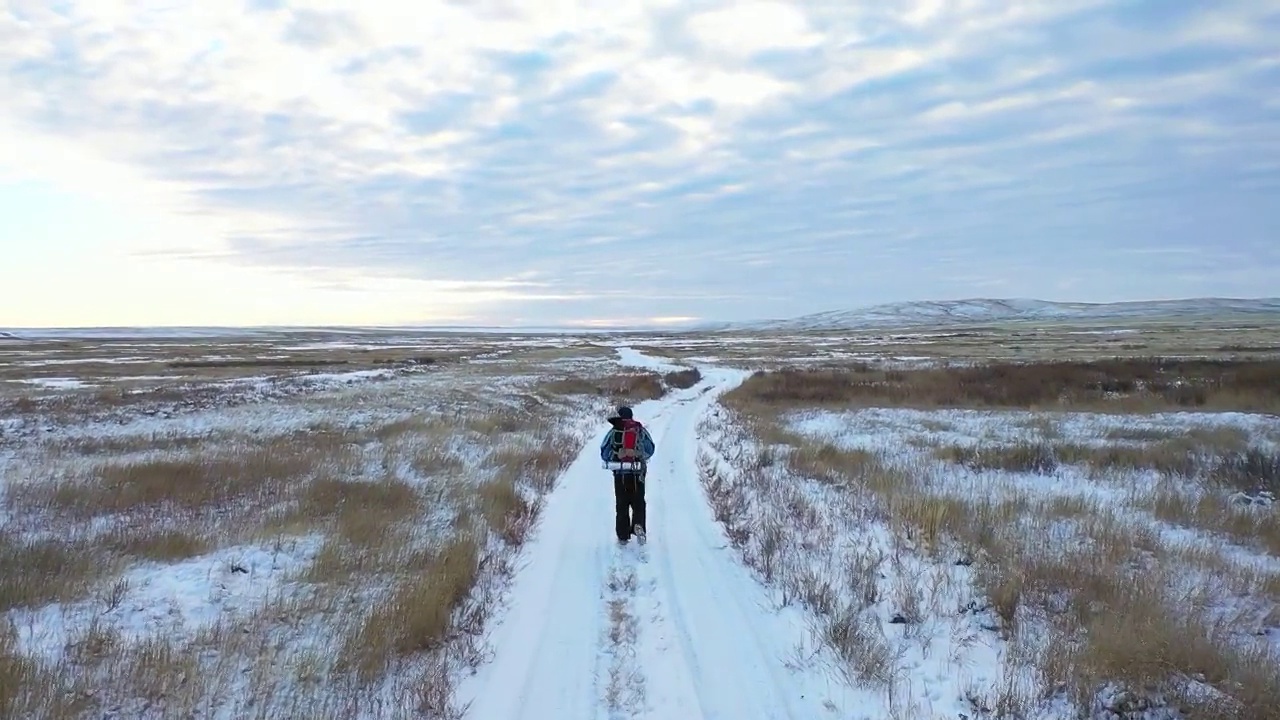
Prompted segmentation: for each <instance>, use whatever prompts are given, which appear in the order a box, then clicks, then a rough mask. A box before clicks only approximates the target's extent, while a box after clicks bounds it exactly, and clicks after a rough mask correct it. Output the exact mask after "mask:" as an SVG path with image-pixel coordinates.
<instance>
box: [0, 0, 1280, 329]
mask: <svg viewBox="0 0 1280 720" xmlns="http://www.w3.org/2000/svg"><path fill="white" fill-rule="evenodd" d="M1278 180H1280V0H880V1H879V2H852V1H848V2H825V1H824V2H790V3H786V2H745V1H744V2H676V1H675V0H662V1H659V2H646V3H636V2H625V1H622V0H609V1H607V2H606V1H602V0H595V1H594V2H573V1H572V0H556V1H554V2H553V1H552V0H525V1H523V2H518V1H517V0H475V1H474V2H463V1H462V0H415V1H414V2H407V1H405V0H363V1H362V2H359V3H355V2H351V3H337V2H332V1H331V0H330V1H327V2H326V1H322V0H219V1H215V0H194V1H183V0H127V1H126V0H56V1H54V0H3V4H0V326H6V325H7V326H39V325H104V324H105V325H128V324H135V325H136V324H278V323H285V324H292V323H500V324H507V323H525V324H528V323H587V322H629V323H630V322H659V323H660V322H671V321H673V320H678V319H685V318H698V319H708V320H713V319H714V320H731V319H745V318H761V317H787V316H794V315H797V314H802V313H806V312H814V311H821V310H829V309H836V308H847V307H854V306H860V305H867V304H873V303H879V302H894V301H902V300H913V299H954V298H968V297H1035V298H1041V299H1050V300H1053V299H1061V300H1084V301H1111V300H1128V299H1147V298H1172V297H1192V296H1201V295H1224V296H1235V297H1249V296H1262V295H1280V200H1278V199H1277V198H1280V182H1278Z"/></svg>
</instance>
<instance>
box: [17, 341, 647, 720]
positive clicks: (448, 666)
mask: <svg viewBox="0 0 1280 720" xmlns="http://www.w3.org/2000/svg"><path fill="white" fill-rule="evenodd" d="M174 353H175V354H177V350H176V348H175V350H174ZM419 354H421V353H419ZM239 356H240V357H242V358H243V357H249V359H250V360H253V358H252V356H251V354H249V353H239ZM557 357H559V356H557ZM376 359H377V358H376V357H373V356H367V357H363V358H349V359H344V358H342V357H331V358H330V362H329V363H328V364H333V365H340V364H349V363H351V364H353V363H356V362H363V361H364V360H368V361H370V362H373V361H374V360H376ZM259 360H261V362H257V361H254V362H250V363H248V364H245V363H244V362H242V361H241V360H236V359H232V360H228V361H225V362H223V361H209V362H204V361H198V362H197V363H195V364H199V365H202V366H203V365H207V367H200V368H199V370H200V372H201V373H202V375H204V376H206V377H221V376H224V375H226V374H230V373H234V372H235V371H236V368H235V367H232V366H234V365H242V366H243V367H246V368H247V367H250V366H252V365H256V366H257V367H258V369H262V368H263V367H264V366H267V365H276V364H279V365H291V366H296V365H299V364H307V363H311V362H312V361H311V360H309V359H306V358H301V359H298V358H295V359H294V360H293V361H286V362H282V363H278V362H276V360H275V359H273V358H259ZM405 361H406V362H407V361H408V358H407V356H406V358H405ZM165 362H179V363H181V362H183V359H182V358H169V359H167V360H166V361H165ZM187 364H188V365H191V364H192V363H187ZM504 367H505V366H504ZM437 369H438V370H439V371H440V372H442V373H452V375H447V376H443V379H440V380H436V379H433V376H432V375H431V374H429V373H428V374H424V375H423V378H422V379H421V380H420V381H419V380H415V382H422V383H424V385H422V386H407V387H408V390H407V391H406V386H403V385H402V386H399V387H397V386H396V383H368V384H362V385H360V386H359V387H353V388H351V389H337V390H332V391H325V390H323V389H320V390H317V391H315V392H313V393H311V394H307V393H301V394H298V393H284V394H279V395H275V396H271V400H270V402H271V403H272V404H273V407H272V409H271V411H272V414H273V417H272V418H271V419H270V421H269V422H266V423H263V425H262V427H243V428H242V427H239V426H230V424H229V423H222V425H223V426H224V427H223V428H222V429H216V428H217V427H218V426H219V422H218V421H217V420H216V419H215V420H214V421H213V423H212V426H213V427H214V428H215V429H210V430H204V429H200V430H197V429H196V428H203V427H207V426H206V425H205V424H204V423H203V422H199V423H192V424H187V423H174V424H173V425H172V426H170V425H167V424H165V422H164V421H165V420H167V419H168V418H169V417H170V411H169V409H167V408H169V407H170V406H165V405H157V404H156V403H157V402H158V400H159V397H160V396H161V395H163V396H164V397H165V400H164V402H169V403H173V406H172V407H178V406H181V407H184V408H189V409H203V410H207V411H209V412H210V417H211V418H216V417H217V416H216V414H215V413H217V412H218V411H220V410H222V409H224V408H228V407H231V406H235V405H237V404H241V403H242V402H247V403H261V402H263V401H264V399H263V398H262V397H258V398H256V399H255V398H252V397H250V396H248V395H243V396H242V395H238V394H237V393H235V392H228V391H226V390H225V389H219V388H216V387H211V386H210V387H199V386H197V387H196V388H195V389H193V390H192V391H191V392H188V391H187V389H186V388H185V387H176V386H173V387H168V388H159V389H157V390H155V391H154V392H152V393H149V397H148V398H147V399H146V400H141V399H139V397H138V395H140V394H135V393H132V392H129V393H126V392H124V391H122V390H119V389H115V390H111V389H108V390H103V391H93V392H94V393H96V394H100V395H102V396H103V398H98V397H96V395H95V396H94V397H87V396H85V395H84V394H83V393H81V394H80V395H79V396H75V395H74V394H72V395H67V396H65V397H60V396H54V395H52V394H46V393H40V394H39V395H38V397H37V399H36V400H33V401H32V402H31V403H30V404H31V411H32V412H33V413H35V414H38V415H40V416H41V420H40V422H41V423H50V424H55V425H56V424H64V425H76V424H80V425H82V426H84V427H86V428H90V429H92V425H90V423H93V422H101V421H102V420H103V419H104V418H106V419H108V422H110V423H112V424H115V423H116V422H117V421H118V422H119V423H120V424H121V425H126V427H127V423H130V422H131V421H132V420H133V419H136V418H137V417H138V416H139V415H141V414H142V413H143V410H144V409H145V410H146V414H147V415H150V416H151V419H150V420H149V421H148V422H147V423H146V425H147V426H148V427H150V428H153V429H149V430H148V431H147V432H145V433H132V434H129V433H127V431H125V430H123V429H122V431H121V432H119V433H113V434H111V435H94V434H92V433H91V432H83V433H77V434H76V439H68V438H67V437H64V436H62V435H61V434H60V433H54V434H51V435H50V436H49V437H47V438H46V437H38V438H36V439H35V440H36V441H35V442H32V443H31V444H30V445H29V446H27V447H23V448H22V449H21V453H22V455H21V457H22V465H21V466H20V465H18V464H16V463H15V464H10V465H9V466H8V467H7V468H6V473H7V475H8V477H7V478H6V482H7V492H6V494H5V497H4V503H5V510H6V511H7V512H6V520H5V524H4V527H3V528H0V611H4V610H11V609H19V608H27V609H32V610H35V609H38V608H42V607H44V606H46V605H47V604H48V603H51V602H61V603H64V606H63V610H62V611H61V612H63V613H65V617H64V619H63V622H62V623H60V624H64V625H65V629H66V632H67V633H68V636H67V638H66V641H65V642H62V641H58V643H57V644H58V648H57V649H56V650H54V649H50V651H51V652H57V651H62V648H63V647H65V651H64V652H63V656H62V659H61V660H59V661H58V662H45V661H42V660H36V659H33V658H31V657H28V656H26V655H24V654H23V651H22V648H20V647H19V645H18V643H17V636H16V635H12V634H11V633H10V634H9V635H4V636H3V639H2V640H0V716H4V717H50V718H54V719H55V720H61V718H72V717H74V718H82V717H90V716H93V717H100V716H102V715H103V713H115V714H117V715H118V716H122V717H123V716H145V715H146V713H145V711H144V710H143V709H142V708H143V707H144V705H145V704H146V703H148V702H149V703H151V706H152V710H153V711H154V709H155V708H156V707H159V706H160V704H163V705H164V706H165V707H166V708H167V710H166V712H169V713H171V714H173V715H174V716H177V715H183V716H186V715H192V716H194V715H204V714H208V713H209V712H213V711H214V710H221V711H222V712H224V713H230V715H232V716H235V717H246V718H251V719H253V718H267V717H285V716H287V717H314V718H322V719H324V718H335V719H336V718H343V717H352V716H356V715H362V714H373V715H377V716H379V717H383V716H386V717H405V718H409V717H420V716H423V715H424V714H425V715H426V716H430V717H439V718H455V717H457V716H458V708H456V707H454V699H453V697H452V693H453V690H452V688H453V683H454V681H455V680H456V679H457V678H458V677H460V675H461V674H462V673H464V672H465V669H466V668H467V667H468V666H469V665H474V663H476V662H478V661H479V660H481V659H483V657H484V656H485V654H486V653H487V652H489V649H488V648H486V647H485V640H484V635H483V633H482V630H483V629H484V625H485V623H486V622H487V620H488V617H489V615H490V614H491V612H492V610H493V606H494V603H495V602H497V599H498V598H499V597H500V596H501V592H502V589H503V587H504V583H505V582H507V580H508V578H509V575H510V573H511V571H512V567H513V565H512V560H513V555H514V553H515V552H516V551H517V550H518V549H519V547H520V546H521V545H522V544H523V543H524V542H525V541H526V539H527V537H528V535H529V533H530V532H531V531H532V529H533V527H534V523H535V522H536V519H537V516H538V512H539V511H540V509H541V497H542V496H543V495H545V493H546V492H548V491H549V490H550V489H551V488H552V486H553V485H554V482H555V478H556V477H557V476H558V475H559V473H560V472H561V471H562V470H563V469H564V468H565V467H566V466H567V464H568V462H569V461H570V460H571V459H572V457H573V456H574V455H576V453H577V451H578V450H579V449H580V440H579V439H578V438H576V437H574V436H571V435H570V434H568V432H567V430H566V429H565V428H564V426H563V421H564V418H565V417H567V416H568V414H576V413H577V412H578V411H577V409H576V408H577V406H580V405H582V399H581V398H574V399H566V398H564V397H560V396H557V395H554V394H549V393H546V392H545V391H544V390H541V391H540V389H539V388H537V387H531V384H532V383H530V382H528V381H526V382H523V383H510V384H508V385H504V386H502V387H509V388H510V390H505V389H504V390H502V391H495V390H494V389H493V388H494V385H493V383H492V377H493V373H494V372H497V371H495V370H494V369H493V366H492V365H491V366H486V368H485V369H484V370H483V371H482V372H469V371H466V370H463V369H449V368H444V369H440V368H437ZM507 370H514V371H519V372H522V373H525V374H527V375H528V376H530V378H536V376H537V375H538V374H539V373H542V372H545V371H544V370H541V369H539V368H536V367H534V366H531V365H526V366H521V367H519V368H516V367H514V366H511V367H508V368H507ZM655 386H656V388H657V389H656V390H655ZM615 387H616V388H618V389H622V390H624V391H626V392H628V393H638V394H646V393H647V394H651V395H652V394H654V393H660V392H661V391H662V390H663V388H662V387H661V378H660V377H658V376H656V375H654V376H652V377H648V378H643V377H628V378H626V380H625V382H621V383H618V384H616V385H615ZM317 393H318V394H317ZM104 398H105V399H104ZM627 399H628V400H632V399H633V398H632V397H628V398H627ZM590 402H591V403H592V404H593V405H594V404H595V403H596V402H598V401H597V400H596V399H595V398H593V399H592V400H591V401H590ZM111 403H116V404H115V405H113V406H112V412H113V413H116V414H106V415H104V414H102V413H101V412H100V410H101V409H102V408H103V407H106V406H107V405H109V404H111ZM156 408H158V409H156ZM152 409H156V410H155V411H154V412H153V410H152ZM116 411H119V412H116ZM173 414H180V413H173ZM292 414H297V415H298V416H299V417H302V418H306V417H313V418H316V420H314V421H299V422H298V423H292V422H289V419H290V415H292ZM275 415H278V416H279V419H282V420H285V421H286V423H287V424H284V423H278V421H277V417H275ZM247 416H249V417H254V414H252V413H248V414H247ZM334 417H339V418H347V417H365V418H372V419H371V420H366V421H365V423H364V424H362V425H359V426H352V427H332V426H330V425H328V423H329V422H331V419H332V418H334ZM384 417H385V420H379V419H378V418H384ZM277 424H283V426H284V427H286V428H289V427H298V428H300V429H297V430H288V429H286V430H283V431H282V430H279V429H276V425H277ZM156 426H159V428H160V429H154V428H155V427H156ZM170 427H172V428H173V429H172V430H170V429H169V428H170ZM264 428H265V429H264ZM37 538H43V539H37ZM294 539H304V540H305V543H304V544H305V546H306V547H308V548H310V549H309V550H306V555H305V556H303V555H300V553H301V552H302V551H301V550H289V551H285V554H286V555H289V554H290V553H291V555H289V556H290V557H292V558H297V559H295V560H290V562H298V561H300V560H301V558H303V557H305V558H309V562H307V563H306V564H303V565H299V566H298V570H297V571H296V572H294V573H292V574H283V572H284V571H283V570H281V571H279V572H277V573H275V574H273V575H271V574H269V575H265V576H263V577H261V578H259V577H258V576H257V575H256V574H255V575H250V574H248V573H246V574H244V575H239V574H237V573H239V572H242V571H245V570H246V568H257V569H256V570H249V571H248V572H252V573H258V572H260V571H262V570H263V569H262V566H261V565H246V566H236V565H235V564H234V562H232V564H231V565H228V564H227V563H226V562H225V561H222V562H215V561H213V560H212V558H213V557H214V556H209V557H208V558H206V555H207V554H208V553H211V552H213V551H219V552H220V553H221V554H220V555H219V556H218V557H222V556H227V557H232V558H234V557H237V556H236V555H233V554H231V553H230V552H229V551H228V548H229V546H231V545H236V546H237V547H239V546H246V547H249V548H259V549H261V550H263V551H269V552H272V553H276V552H280V551H279V550H271V547H272V545H276V546H285V545H288V544H289V543H292V542H293V540H294ZM236 552H238V550H237V551H236ZM179 560H185V561H188V562H189V563H190V564H189V565H187V567H200V566H201V565H203V564H205V563H208V564H209V565H210V570H209V572H210V573H226V576H225V580H224V581H223V582H220V583H215V584H216V585H218V586H219V587H221V588H223V590H217V591H214V592H223V591H224V590H225V588H227V587H233V586H237V585H242V584H244V583H249V584H250V585H252V586H255V587H257V586H259V585H261V584H263V583H271V586H270V587H263V588H262V590H263V592H266V593H267V596H266V597H263V598H262V599H261V600H253V601H249V600H247V599H246V603H247V604H240V605H237V604H236V603H230V604H228V606H227V608H226V609H225V610H223V614H222V615H221V616H219V619H218V620H217V621H216V622H215V623H214V624H213V625H212V626H209V627H204V628H197V627H194V626H190V625H185V626H184V627H182V628H170V627H168V626H165V627H163V628H161V627H159V626H157V627H156V634H155V635H153V636H151V637H143V638H139V639H133V638H126V637H125V636H124V635H123V634H122V633H121V632H120V629H119V624H120V623H121V622H124V620H123V619H124V618H125V617H127V616H132V614H134V613H135V612H137V611H138V610H141V609H143V608H142V607H141V606H140V605H139V603H140V602H141V598H143V597H145V595H139V594H138V593H137V592H135V590H137V591H138V592H141V590H140V589H139V588H131V587H130V586H129V584H127V583H124V582H123V581H122V580H121V578H122V575H121V572H122V571H124V570H126V569H130V568H133V567H134V566H135V564H136V563H137V562H138V561H147V562H155V563H162V564H163V563H172V562H176V561H179ZM147 610H148V611H150V612H155V613H158V614H162V613H161V609H158V608H147ZM47 611H48V609H47V608H46V609H45V611H44V612H47ZM246 613H247V614H246ZM157 616H158V615H157ZM91 618H96V619H91ZM5 630H6V631H11V630H12V628H6V629H5ZM33 640H34V639H33ZM42 642H43V641H42ZM317 643H318V645H317ZM44 644H46V645H47V644H48V642H44ZM325 647H333V648H338V649H340V650H342V653H341V654H339V653H331V652H329V651H328V650H324V649H323V648H325ZM90 690H92V692H90ZM392 708H399V709H395V710H393V709H392Z"/></svg>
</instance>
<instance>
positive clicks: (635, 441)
mask: <svg viewBox="0 0 1280 720" xmlns="http://www.w3.org/2000/svg"><path fill="white" fill-rule="evenodd" d="M640 429H641V426H640V423H638V422H636V421H635V420H619V421H618V423H617V424H616V425H614V426H613V437H612V439H611V443H612V447H613V455H614V457H616V458H618V459H619V460H622V461H624V462H625V461H636V460H643V459H644V456H643V454H642V453H641V452H640Z"/></svg>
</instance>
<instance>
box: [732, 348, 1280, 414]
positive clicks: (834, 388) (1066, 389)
mask: <svg viewBox="0 0 1280 720" xmlns="http://www.w3.org/2000/svg"><path fill="white" fill-rule="evenodd" d="M726 401H727V402H728V403H731V404H735V403H736V404H737V405H738V406H743V405H744V404H748V405H749V404H750V403H757V404H760V405H763V406H766V407H774V408H779V407H781V408H788V407H814V406H832V405H839V406H844V407H850V406H862V407H869V406H903V407H920V408H946V407H951V408H972V407H981V408H1005V409H1050V408H1056V409H1074V410H1086V409H1088V410H1108V411H1120V412H1135V411H1152V410H1168V409H1198V410H1238V411H1247V412H1280V360H1167V359H1160V358H1146V359H1114V360H1099V361H1093V362H1044V363H1030V364H1014V363H990V364H985V365H975V366H969V367H944V368H929V369H919V370H888V371H884V370H875V369H873V368H871V367H870V366H866V365H860V366H855V367H853V368H850V369H815V370H795V369H789V370H778V371H773V372H758V373H756V374H755V375H753V376H752V377H751V378H749V379H748V380H747V381H746V382H745V383H743V385H742V386H741V387H739V388H737V389H735V390H734V391H733V392H732V393H729V394H728V395H727V396H726Z"/></svg>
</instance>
